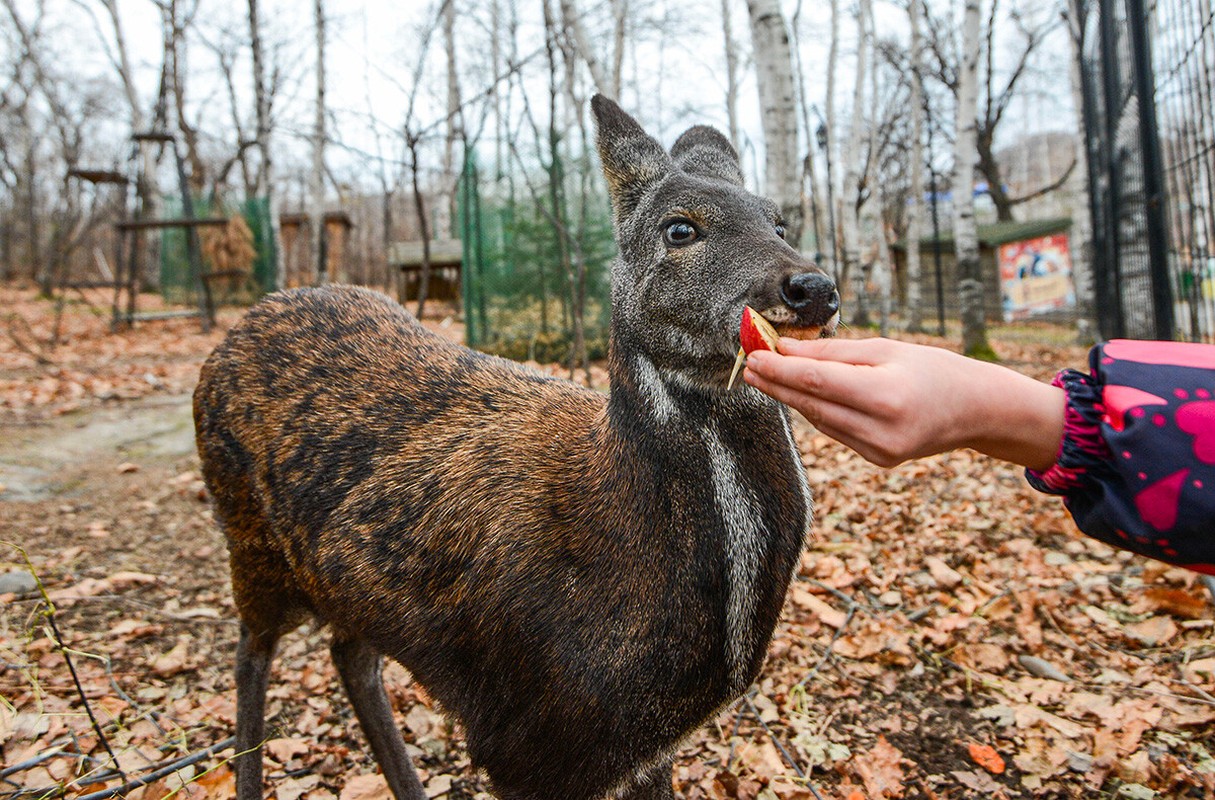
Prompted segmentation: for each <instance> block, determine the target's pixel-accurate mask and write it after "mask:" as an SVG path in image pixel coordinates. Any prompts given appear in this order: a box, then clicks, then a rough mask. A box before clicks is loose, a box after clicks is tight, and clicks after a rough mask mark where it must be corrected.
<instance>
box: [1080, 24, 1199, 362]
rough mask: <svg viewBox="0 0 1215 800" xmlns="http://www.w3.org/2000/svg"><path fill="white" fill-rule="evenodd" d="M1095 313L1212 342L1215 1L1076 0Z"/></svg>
mask: <svg viewBox="0 0 1215 800" xmlns="http://www.w3.org/2000/svg"><path fill="white" fill-rule="evenodd" d="M1075 10H1076V11H1077V12H1078V13H1079V14H1080V15H1081V18H1080V20H1079V22H1080V30H1081V31H1082V37H1083V38H1082V41H1081V53H1082V56H1081V74H1082V80H1083V95H1084V97H1083V100H1084V109H1083V110H1084V118H1085V127H1086V131H1087V136H1086V142H1087V148H1088V158H1089V165H1090V191H1091V198H1092V210H1093V263H1094V280H1095V284H1096V293H1097V317H1098V324H1099V326H1100V329H1101V334H1102V335H1103V336H1104V337H1106V338H1113V337H1120V336H1129V337H1135V338H1157V339H1176V338H1181V339H1191V340H1196V341H1215V254H1213V253H1212V243H1213V237H1212V229H1213V217H1212V214H1215V209H1213V206H1215V203H1213V202H1212V188H1213V181H1215V171H1213V168H1215V158H1213V151H1212V148H1213V147H1215V108H1213V106H1212V84H1213V83H1215V12H1213V11H1212V0H1152V1H1151V2H1150V3H1149V2H1146V0H1080V1H1079V2H1077V3H1076V4H1075Z"/></svg>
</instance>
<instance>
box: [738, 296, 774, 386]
mask: <svg viewBox="0 0 1215 800" xmlns="http://www.w3.org/2000/svg"><path fill="white" fill-rule="evenodd" d="M779 339H780V336H778V335H777V333H776V329H775V328H773V327H772V323H770V322H768V320H766V319H764V318H763V317H762V316H760V314H759V312H758V311H756V310H755V309H753V308H751V307H750V306H743V314H742V324H741V325H739V329H738V340H739V342H740V343H741V344H742V347H740V348H738V358H736V359H734V371H733V372H731V373H730V382H729V383H728V384H727V385H726V389H727V390H729V389H733V388H734V380H735V379H736V378H737V377H738V373H739V371H740V370H741V369H742V366H743V364H745V363H747V354H749V353H752V352H754V351H756V350H771V351H773V352H776V343H777V341H778V340H779Z"/></svg>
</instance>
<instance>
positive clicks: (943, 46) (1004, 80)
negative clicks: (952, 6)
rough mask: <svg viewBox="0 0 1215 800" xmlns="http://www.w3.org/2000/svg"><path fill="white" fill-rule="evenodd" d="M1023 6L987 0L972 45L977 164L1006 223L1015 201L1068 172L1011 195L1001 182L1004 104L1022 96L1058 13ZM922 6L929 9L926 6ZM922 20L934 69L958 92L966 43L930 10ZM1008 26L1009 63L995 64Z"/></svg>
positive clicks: (1039, 192)
mask: <svg viewBox="0 0 1215 800" xmlns="http://www.w3.org/2000/svg"><path fill="white" fill-rule="evenodd" d="M1027 6H1028V4H1027V3H1026V2H1025V0H1021V4H1020V5H1017V6H1015V7H1013V8H1012V9H1011V10H1009V11H1008V13H1007V14H1002V13H1001V11H1002V8H1003V7H1002V6H1001V4H1000V0H991V6H990V7H989V10H988V14H987V16H986V20H985V22H984V21H982V14H981V9H980V16H981V22H980V34H979V40H978V44H977V45H976V46H977V48H978V53H979V54H980V55H979V59H980V64H979V65H978V70H979V73H978V77H976V83H977V85H978V88H977V89H976V96H977V97H978V99H977V100H976V109H977V111H976V127H975V148H976V151H977V158H978V160H977V168H978V170H979V172H980V173H981V174H982V175H983V178H984V180H985V181H986V182H987V186H988V190H989V193H990V196H991V199H992V203H993V204H994V205H995V207H996V215H997V218H998V219H1000V220H1001V221H1004V222H1010V221H1012V220H1013V219H1014V211H1013V209H1014V208H1015V207H1016V206H1018V205H1021V204H1023V203H1027V202H1029V201H1031V200H1034V199H1037V198H1039V197H1041V196H1043V195H1045V194H1049V193H1050V192H1053V191H1055V190H1057V189H1059V188H1060V187H1061V186H1063V185H1064V184H1066V183H1067V181H1068V179H1069V177H1070V174H1071V169H1069V170H1067V171H1065V173H1064V174H1063V176H1062V177H1060V178H1059V179H1058V180H1057V181H1055V182H1053V183H1049V184H1047V185H1044V186H1041V187H1036V188H1034V189H1033V190H1031V191H1028V192H1026V193H1025V194H1023V195H1021V196H1019V197H1011V196H1009V194H1008V190H1007V187H1006V186H1005V181H1004V176H1003V170H1002V168H1001V165H1000V161H999V159H998V158H997V157H996V153H995V143H996V141H997V139H998V136H999V130H1000V128H1001V125H1002V123H1003V122H1004V121H1005V120H1006V119H1007V112H1008V109H1009V108H1010V107H1011V105H1012V103H1013V101H1014V100H1015V99H1016V98H1017V97H1019V96H1021V93H1022V91H1023V89H1022V86H1023V83H1024V79H1025V77H1026V76H1027V75H1028V74H1029V73H1030V72H1031V67H1032V65H1033V63H1034V57H1035V55H1036V54H1037V52H1038V51H1039V50H1040V48H1041V46H1042V45H1043V43H1044V42H1046V41H1048V39H1049V36H1050V34H1051V33H1052V32H1053V31H1054V30H1055V28H1056V27H1057V26H1058V15H1057V14H1054V13H1051V12H1050V10H1048V11H1047V12H1046V13H1044V14H1041V15H1039V14H1035V13H1034V11H1035V9H1034V8H1033V7H1032V6H1029V7H1027ZM925 9H926V11H927V10H928V8H927V6H926V7H925ZM926 20H927V23H928V34H929V35H928V44H929V49H930V52H931V54H932V59H933V62H934V69H933V72H934V74H935V77H936V78H937V79H938V80H939V81H940V82H941V84H942V85H944V86H945V87H946V88H948V89H949V90H950V91H951V92H952V93H953V94H954V95H955V97H956V96H957V94H958V91H959V85H958V82H959V71H960V69H961V66H960V64H961V59H963V58H964V57H966V56H968V55H969V51H968V50H967V47H968V45H966V44H965V43H963V44H962V45H960V46H959V45H958V44H957V43H956V42H955V41H954V39H953V32H952V30H951V26H950V25H949V24H948V22H947V21H945V20H942V19H940V18H937V17H934V16H933V15H932V14H931V13H928V14H926ZM1007 31H1015V33H1016V42H1017V43H1016V46H1015V48H1014V52H1015V55H1014V59H1013V63H1012V66H1011V67H1010V68H1008V69H998V68H997V66H996V49H997V48H996V39H997V36H1001V34H1002V33H1003V32H1007ZM1009 39H1010V37H1008V36H1006V35H1005V36H1001V40H1002V41H1004V42H1007V41H1008V40H1009ZM1073 168H1074V166H1073Z"/></svg>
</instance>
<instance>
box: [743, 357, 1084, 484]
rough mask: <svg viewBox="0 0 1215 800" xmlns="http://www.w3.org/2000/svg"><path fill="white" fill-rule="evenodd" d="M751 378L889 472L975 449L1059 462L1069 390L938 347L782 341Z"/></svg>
mask: <svg viewBox="0 0 1215 800" xmlns="http://www.w3.org/2000/svg"><path fill="white" fill-rule="evenodd" d="M780 350H781V353H782V354H783V355H778V354H776V353H771V352H764V351H756V352H754V353H752V354H751V355H750V356H749V357H748V358H747V371H746V373H745V376H744V377H745V379H746V381H747V382H748V383H750V384H751V385H752V386H755V387H756V388H758V389H761V390H762V391H764V392H766V393H768V394H770V395H772V396H773V397H775V398H776V399H778V400H781V401H783V402H785V403H786V404H788V405H790V406H792V407H793V408H796V409H797V410H798V411H800V412H801V413H802V414H803V415H804V416H805V417H806V418H807V419H808V420H810V422H811V423H813V424H814V426H815V427H817V428H818V429H819V430H821V431H823V432H824V433H826V434H827V435H829V436H831V437H833V438H835V439H838V440H839V441H841V442H843V443H844V444H846V445H848V446H849V447H851V448H852V449H853V450H856V451H857V452H858V453H860V454H861V455H862V456H864V457H865V458H867V459H869V460H870V461H872V462H874V463H875V464H879V465H881V466H894V465H895V464H899V463H902V462H903V461H906V460H908V459H912V458H920V457H922V456H927V455H933V454H935V453H942V452H945V451H947V450H953V449H956V448H959V447H970V448H973V449H975V450H978V451H979V452H981V453H986V454H987V455H990V456H994V457H996V458H999V459H1002V460H1004V461H1011V462H1013V463H1015V464H1020V465H1022V466H1026V467H1032V468H1034V469H1042V470H1044V469H1047V468H1048V467H1050V466H1051V465H1052V464H1054V463H1055V457H1056V456H1057V455H1058V453H1059V441H1060V439H1061V438H1062V436H1063V406H1064V396H1063V390H1061V389H1059V388H1057V387H1054V386H1050V385H1048V384H1045V383H1041V382H1039V381H1036V380H1034V379H1032V378H1028V377H1026V376H1024V375H1022V374H1021V373H1019V372H1014V371H1013V370H1010V369H1006V368H1005V367H1001V366H998V365H995V364H989V363H986V362H982V361H975V360H974V359H970V358H965V357H963V356H960V355H958V354H957V353H953V352H950V351H948V350H943V349H941V348H938V347H924V346H921V345H914V344H908V343H906V342H897V341H893V340H890V339H819V340H816V341H804V342H803V341H796V340H793V339H782V340H781V343H780Z"/></svg>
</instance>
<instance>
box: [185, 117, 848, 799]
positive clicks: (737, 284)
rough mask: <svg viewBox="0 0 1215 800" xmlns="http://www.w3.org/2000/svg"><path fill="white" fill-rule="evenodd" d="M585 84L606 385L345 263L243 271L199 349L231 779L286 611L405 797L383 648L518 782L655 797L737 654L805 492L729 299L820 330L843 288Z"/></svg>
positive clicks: (707, 167)
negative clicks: (223, 554) (493, 348)
mask: <svg viewBox="0 0 1215 800" xmlns="http://www.w3.org/2000/svg"><path fill="white" fill-rule="evenodd" d="M592 106H593V109H594V114H595V118H596V121H597V125H598V148H599V154H600V158H601V160H602V163H603V171H604V174H605V175H606V177H607V183H608V186H609V190H610V195H611V200H612V205H613V214H614V223H615V230H616V238H617V242H618V245H619V258H618V259H617V261H616V263H615V264H614V266H613V274H612V282H613V293H612V302H613V305H612V322H611V346H610V356H609V361H610V365H609V366H610V374H611V394H610V396H604V395H601V394H599V393H597V392H593V391H590V390H587V389H583V388H580V387H578V386H576V385H574V384H571V383H568V382H565V381H561V380H555V379H550V378H548V377H545V376H542V375H540V374H537V373H536V372H533V371H530V370H528V369H526V368H524V367H522V366H518V365H515V364H512V363H510V362H507V361H504V360H501V359H498V358H493V357H489V356H486V355H482V354H479V353H475V352H473V351H471V350H468V349H466V348H463V347H460V346H458V345H456V344H453V343H450V342H448V341H446V340H443V339H441V338H439V337H437V336H435V335H432V334H430V333H428V332H427V331H425V330H424V329H423V328H422V327H421V326H420V325H418V324H417V322H416V321H415V320H414V319H413V318H412V317H411V316H410V315H409V314H408V313H406V312H405V311H404V310H403V309H401V308H400V306H398V305H397V304H395V303H393V302H391V301H390V300H388V299H387V298H385V297H383V296H381V295H378V294H376V293H373V292H371V291H367V290H363V289H356V288H347V287H325V288H315V289H302V290H295V291H288V292H284V293H280V294H275V295H272V296H270V297H268V298H266V299H265V300H263V301H262V302H261V303H259V304H258V305H257V306H256V307H254V308H253V309H252V310H250V312H249V313H248V315H247V316H246V318H245V319H244V320H243V321H242V322H241V323H239V324H238V325H237V326H235V327H234V328H233V329H232V331H231V332H230V333H229V334H228V337H227V339H226V340H225V341H224V342H223V343H222V344H221V345H219V347H218V348H216V350H215V352H214V353H213V354H212V355H211V357H210V358H209V359H208V360H207V363H206V365H205V366H204V367H203V370H202V376H201V381H200V383H199V386H198V389H197V391H196V392H195V395H194V417H195V423H196V427H197V438H198V449H199V453H200V455H201V457H202V464H203V473H204V476H205V478H206V483H207V486H208V488H209V489H210V492H211V495H212V497H213V498H214V508H215V515H216V517H217V518H218V521H219V523H220V524H221V525H222V527H223V530H224V533H225V534H226V536H227V540H228V547H229V551H230V558H231V569H232V585H233V591H234V595H235V602H236V607H237V610H238V612H239V615H240V622H241V633H240V642H239V645H238V650H237V661H236V684H237V723H236V728H237V749H238V751H240V752H242V753H245V754H243V755H240V756H238V758H237V770H238V794H239V797H240V799H241V800H252V798H258V797H261V792H262V777H261V774H262V768H261V753H260V743H261V741H262V738H263V726H264V721H263V715H264V706H265V691H266V683H267V675H268V672H269V669H270V662H271V656H272V651H273V649H274V645H275V641H276V640H277V639H278V638H279V637H280V636H281V635H282V634H283V633H285V632H287V631H289V630H291V629H292V628H293V627H295V626H296V625H297V624H298V623H299V622H300V621H301V620H302V619H304V618H305V617H306V616H308V615H313V616H315V617H318V618H320V619H321V620H323V621H324V622H325V623H327V624H328V625H329V626H330V627H331V628H332V632H333V644H332V648H331V651H332V655H333V660H334V662H335V664H336V667H337V671H338V673H339V674H340V676H341V680H342V683H343V684H344V685H345V688H346V692H347V694H348V695H349V697H350V700H351V702H352V705H353V706H354V710H355V712H356V715H357V717H358V720H359V723H360V725H361V727H362V729H363V732H364V734H365V735H366V736H367V738H368V740H369V741H370V744H371V748H372V750H373V751H374V753H375V757H376V759H377V761H378V762H379V765H380V767H381V768H382V770H383V772H384V775H385V777H386V778H387V781H388V784H389V786H390V787H391V789H392V792H393V793H394V794H395V795H396V797H398V798H410V800H416V799H419V798H424V797H425V794H424V792H423V790H422V787H421V786H420V784H419V781H418V778H417V776H416V774H415V773H414V770H413V767H412V765H411V764H410V760H409V757H408V755H407V754H406V749H405V746H404V744H403V742H402V738H401V735H400V733H399V731H398V730H397V728H396V726H395V725H394V722H393V717H392V711H391V709H390V706H389V703H388V700H387V697H386V695H385V691H384V686H383V682H382V679H381V673H380V667H381V657H382V656H388V657H390V658H394V659H396V660H397V661H399V662H400V663H401V664H403V665H404V666H405V667H407V668H408V669H409V670H410V672H411V673H412V675H413V676H414V678H415V679H416V680H417V681H418V682H419V683H420V684H421V685H423V686H424V687H425V688H426V690H427V691H428V692H429V693H430V695H431V696H432V697H434V698H435V699H436V700H437V701H438V702H439V703H440V704H441V706H442V707H443V708H444V710H445V711H446V712H448V713H449V714H450V715H451V716H452V717H454V718H455V719H456V720H459V722H460V723H461V724H462V725H463V726H464V729H465V734H466V739H467V743H468V749H469V752H470V754H471V756H472V759H473V761H474V763H475V764H476V765H478V766H479V767H480V768H482V769H484V771H485V773H486V775H487V776H488V779H489V781H490V783H491V785H492V787H493V789H494V791H495V792H496V793H497V794H498V795H499V796H501V797H503V798H516V799H518V800H523V799H525V798H526V799H529V800H530V799H532V798H558V799H559V800H591V799H592V798H602V797H624V798H635V799H640V798H670V797H673V796H674V795H673V793H672V786H671V757H672V753H673V751H674V749H675V748H676V747H677V746H678V745H679V743H680V741H681V740H682V739H683V738H684V737H686V736H687V735H688V734H689V733H691V732H692V731H693V730H695V729H696V728H697V726H699V725H701V724H702V722H703V721H704V720H705V719H706V718H708V717H709V716H710V715H711V714H713V713H714V712H715V711H716V710H718V709H720V708H721V707H722V706H723V705H724V704H726V703H728V702H729V701H730V700H732V699H734V698H735V697H737V696H738V695H739V694H740V693H742V692H743V691H744V690H745V689H746V688H747V686H748V685H749V683H750V682H751V681H752V679H753V678H754V677H755V676H756V674H757V672H758V671H759V668H760V665H761V662H762V660H763V658H764V654H765V651H766V648H767V645H768V641H769V639H770V637H771V635H772V630H773V628H774V626H775V623H776V619H777V614H778V612H779V611H780V608H781V604H782V602H783V600H784V597H785V591H786V589H787V586H788V582H789V580H790V577H791V574H792V570H793V568H794V565H795V564H796V562H797V560H798V556H799V552H800V549H801V547H802V544H803V538H804V536H805V534H806V531H807V528H808V526H809V522H810V515H811V505H810V495H809V491H808V487H807V485H806V478H805V474H804V471H803V470H802V467H801V463H800V459H799V456H798V452H797V448H796V446H795V444H794V441H793V438H792V434H791V430H790V425H789V418H788V414H787V411H786V409H785V408H784V407H783V406H781V405H779V404H778V403H776V402H774V401H772V400H770V399H768V398H767V397H765V396H763V395H761V394H759V393H758V392H756V391H755V390H753V389H751V388H750V387H747V386H743V387H741V388H734V389H733V390H730V391H727V389H726V384H727V381H728V379H729V376H730V372H731V367H732V365H733V362H734V356H735V352H736V349H737V347H738V329H739V320H740V318H741V315H742V312H743V306H744V304H747V305H750V306H752V307H753V308H756V309H758V310H759V311H760V312H761V313H763V314H764V315H765V316H767V317H768V318H769V319H770V320H772V321H773V322H774V323H777V325H778V328H779V327H782V326H783V328H784V330H787V331H797V332H801V333H803V334H805V333H807V332H809V333H811V334H812V335H819V334H820V333H822V334H823V335H826V334H827V333H829V332H831V331H832V330H833V329H834V326H835V324H836V321H837V320H838V305H839V296H838V294H837V293H836V291H835V287H834V285H833V284H832V282H831V281H830V280H829V279H828V278H827V277H826V276H824V275H823V274H822V273H820V272H818V271H816V270H815V269H813V267H812V266H811V265H810V264H809V263H807V262H806V261H804V260H803V259H802V258H801V257H799V255H798V254H797V253H796V252H795V251H794V250H793V249H792V248H791V247H790V246H789V245H788V244H786V243H785V242H784V240H783V238H782V234H783V231H782V228H781V220H780V218H779V215H778V211H777V208H776V206H775V205H774V204H773V203H771V202H770V201H768V200H764V199H761V198H758V197H756V196H754V195H752V194H750V193H748V192H747V191H746V190H744V188H743V185H742V184H743V179H742V172H741V169H740V167H739V162H738V156H737V155H736V153H735V152H734V150H733V148H731V146H730V145H729V143H728V142H727V141H726V139H725V138H724V137H723V136H722V135H721V134H720V133H718V132H717V131H715V130H713V129H712V128H708V127H703V126H698V127H694V128H692V129H691V130H689V131H687V132H686V133H685V134H683V136H681V137H680V138H679V139H678V141H676V143H675V145H674V147H673V148H672V150H671V152H670V153H669V154H668V153H667V152H666V151H664V150H663V148H662V147H661V146H660V145H659V144H658V142H656V141H655V140H654V139H652V138H650V137H649V136H648V135H647V134H646V133H645V132H644V131H643V130H642V128H641V127H640V126H639V125H638V124H637V122H636V121H634V120H633V118H632V117H630V116H628V115H627V114H626V113H624V112H623V111H621V110H620V108H618V107H617V106H616V105H615V104H614V103H613V102H611V101H610V100H607V99H605V98H602V97H596V98H595V99H594V100H593V101H592ZM246 751H247V752H246Z"/></svg>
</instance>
